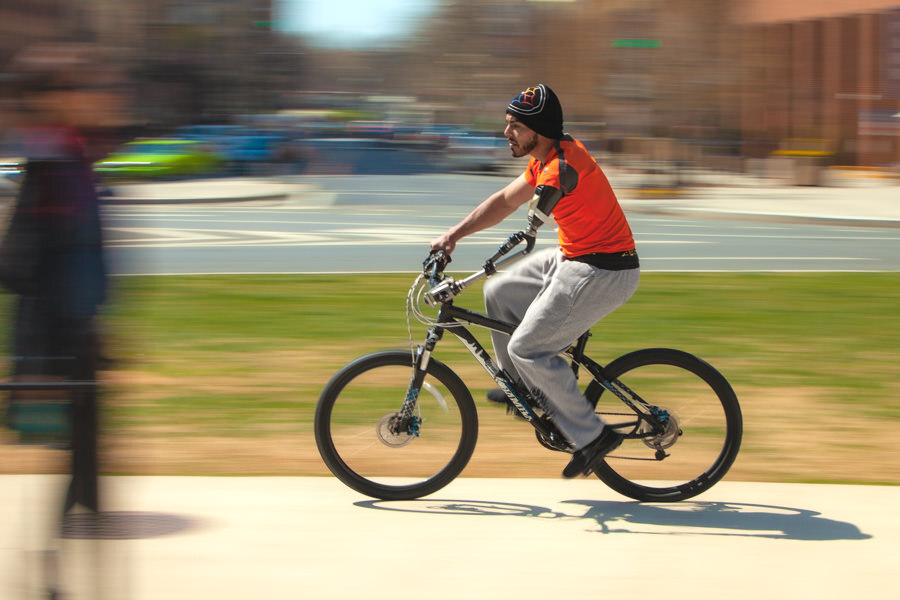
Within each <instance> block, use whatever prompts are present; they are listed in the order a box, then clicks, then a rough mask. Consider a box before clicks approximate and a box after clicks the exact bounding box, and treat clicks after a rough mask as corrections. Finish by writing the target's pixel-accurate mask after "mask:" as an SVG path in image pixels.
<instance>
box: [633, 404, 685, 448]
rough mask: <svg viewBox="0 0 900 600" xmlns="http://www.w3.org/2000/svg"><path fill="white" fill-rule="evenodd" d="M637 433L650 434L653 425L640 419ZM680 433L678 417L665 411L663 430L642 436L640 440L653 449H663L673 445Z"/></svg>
mask: <svg viewBox="0 0 900 600" xmlns="http://www.w3.org/2000/svg"><path fill="white" fill-rule="evenodd" d="M638 433H641V434H652V433H653V426H652V425H650V423H648V422H647V421H641V426H640V428H639V429H638ZM681 433H682V432H681V427H680V426H679V424H678V417H677V416H675V415H674V414H672V413H667V415H666V421H665V423H664V427H663V430H662V431H661V432H659V433H657V434H655V435H647V436H646V437H642V438H641V441H643V442H644V444H646V445H647V446H648V447H650V448H653V449H654V450H665V449H667V448H671V447H672V446H674V445H675V442H677V441H678V438H679V436H681Z"/></svg>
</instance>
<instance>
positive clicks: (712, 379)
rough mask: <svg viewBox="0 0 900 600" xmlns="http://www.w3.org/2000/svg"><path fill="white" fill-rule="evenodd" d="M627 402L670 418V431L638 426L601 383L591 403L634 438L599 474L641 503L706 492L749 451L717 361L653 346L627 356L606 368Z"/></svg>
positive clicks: (591, 391) (590, 391)
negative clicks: (631, 398)
mask: <svg viewBox="0 0 900 600" xmlns="http://www.w3.org/2000/svg"><path fill="white" fill-rule="evenodd" d="M604 373H605V374H606V377H607V380H609V381H614V380H618V381H619V382H621V383H622V384H623V385H624V387H623V388H620V390H624V392H623V393H625V395H626V396H629V395H632V394H631V393H632V392H633V394H634V395H636V396H638V397H640V398H641V399H643V401H644V402H646V403H647V404H649V405H652V406H653V407H655V408H656V409H659V410H664V411H665V413H666V414H667V415H668V418H667V425H666V428H665V430H664V431H657V432H653V433H652V434H651V431H650V427H649V426H648V425H646V424H645V425H636V424H635V413H634V412H632V411H631V410H630V409H628V407H627V406H626V405H625V404H624V403H623V402H622V400H621V399H620V398H618V397H617V396H616V395H615V394H613V393H612V392H610V391H609V390H607V389H605V388H604V387H603V386H602V385H601V384H600V383H599V382H597V381H592V382H591V384H590V385H589V386H588V388H587V390H586V391H585V396H586V397H587V399H588V400H589V401H590V402H591V403H592V404H593V405H594V406H595V410H596V412H597V414H598V415H600V417H601V418H602V419H603V420H604V421H606V423H607V424H608V425H612V426H615V427H616V428H617V429H618V430H619V431H620V432H621V433H626V434H629V433H630V434H632V436H633V437H630V438H627V439H626V440H625V441H624V442H623V444H622V445H621V446H620V447H619V448H618V449H617V450H615V451H614V452H613V453H612V454H610V455H609V456H607V457H606V459H605V460H604V461H603V462H602V463H601V464H600V466H599V467H597V468H596V469H595V474H596V475H597V476H598V477H599V478H600V479H601V480H603V482H604V483H606V484H607V485H608V486H609V487H611V488H612V489H614V490H615V491H617V492H619V493H620V494H623V495H625V496H628V497H629V498H634V499H635V500H639V501H641V502H675V501H678V500H684V499H687V498H691V497H693V496H696V495H697V494H700V493H701V492H703V491H705V490H707V489H709V487H710V486H712V485H713V484H715V483H716V482H717V481H719V480H720V479H722V477H723V476H724V475H725V473H727V472H728V469H729V468H730V467H731V465H732V463H733V462H734V460H735V458H736V457H737V454H738V450H739V449H740V445H741V436H742V432H743V424H742V417H741V408H740V405H739V404H738V400H737V396H736V395H735V393H734V390H733V389H732V387H731V385H730V384H729V383H728V381H727V380H726V379H725V378H724V377H723V376H722V375H721V373H719V372H718V371H717V370H716V369H715V368H713V367H712V366H711V365H710V364H709V363H707V362H705V361H703V360H701V359H699V358H697V357H696V356H693V355H691V354H688V353H686V352H681V351H679V350H671V349H668V348H651V349H647V350H639V351H637V352H632V353H630V354H626V355H625V356H622V357H620V358H618V359H616V360H614V361H613V362H611V363H610V364H609V365H607V366H606V367H605V368H604Z"/></svg>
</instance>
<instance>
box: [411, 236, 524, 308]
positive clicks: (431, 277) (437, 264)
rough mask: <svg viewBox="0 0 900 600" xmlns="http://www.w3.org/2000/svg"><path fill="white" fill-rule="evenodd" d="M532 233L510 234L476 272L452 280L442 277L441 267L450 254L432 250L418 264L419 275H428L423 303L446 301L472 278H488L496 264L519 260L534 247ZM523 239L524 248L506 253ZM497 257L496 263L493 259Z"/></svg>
mask: <svg viewBox="0 0 900 600" xmlns="http://www.w3.org/2000/svg"><path fill="white" fill-rule="evenodd" d="M534 233H535V232H534V230H533V229H529V230H528V231H527V232H525V231H517V232H516V233H514V234H512V235H510V236H509V238H507V240H506V241H505V242H504V243H503V244H502V245H501V246H500V247H499V248H497V252H495V253H494V255H493V256H491V257H490V258H489V259H487V261H485V263H484V266H483V267H482V268H481V270H480V271H477V272H475V273H473V274H471V275H469V276H468V277H466V278H465V279H462V280H459V281H456V280H455V279H453V278H452V277H446V278H445V277H444V267H446V266H447V265H448V264H449V263H450V255H449V254H446V253H445V252H444V251H443V250H438V251H432V252H431V254H429V255H428V257H427V258H426V259H425V260H424V262H423V263H422V267H423V274H424V275H425V276H426V277H428V281H429V283H431V286H432V287H431V289H430V290H428V291H427V292H425V304H427V305H429V306H437V305H438V304H443V303H445V302H449V301H451V300H453V298H454V297H456V296H457V295H458V294H459V293H460V292H462V291H463V290H464V289H466V288H467V287H469V286H470V285H472V284H473V283H475V282H476V281H479V280H481V279H484V278H485V277H490V276H491V275H493V274H494V273H496V272H497V268H498V267H500V266H502V265H506V264H508V263H511V262H513V261H516V260H519V259H520V258H522V257H523V256H525V255H526V254H528V253H530V252H531V251H532V250H534V242H535V235H534ZM523 241H524V242H525V249H524V250H522V251H521V252H518V253H516V254H513V255H512V256H506V255H507V254H509V252H510V251H511V250H512V249H513V248H515V247H516V246H518V245H519V244H521V243H522V242H523ZM504 256H506V258H504V259H503V260H500V259H501V258H503V257H504ZM498 260H499V262H497V261H498Z"/></svg>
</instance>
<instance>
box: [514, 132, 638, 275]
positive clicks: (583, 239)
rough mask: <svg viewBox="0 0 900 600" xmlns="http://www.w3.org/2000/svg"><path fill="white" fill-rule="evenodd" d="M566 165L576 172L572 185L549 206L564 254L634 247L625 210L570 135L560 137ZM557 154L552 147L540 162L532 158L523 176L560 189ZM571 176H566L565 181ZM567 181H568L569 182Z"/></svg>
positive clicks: (588, 157) (604, 179) (606, 181)
mask: <svg viewBox="0 0 900 600" xmlns="http://www.w3.org/2000/svg"><path fill="white" fill-rule="evenodd" d="M560 147H561V148H562V152H563V156H564V157H565V161H566V168H567V169H570V170H574V171H575V173H577V174H578V178H577V180H576V181H577V184H576V185H575V188H574V189H572V190H570V191H569V193H567V194H566V195H565V196H563V198H562V199H561V200H560V201H559V203H558V204H557V205H556V207H555V208H554V209H553V212H552V214H553V218H554V219H555V220H556V224H557V225H558V226H559V247H560V249H561V250H562V252H563V254H565V255H566V256H567V257H570V258H571V257H574V256H581V255H584V254H591V253H593V252H602V253H614V252H624V251H626V250H634V237H633V236H632V234H631V228H630V227H629V226H628V221H627V220H626V219H625V213H624V212H623V211H622V207H621V206H620V205H619V201H618V200H617V199H616V194H615V192H613V190H612V187H611V186H610V185H609V180H607V179H606V175H604V174H603V171H602V170H600V166H599V165H598V164H597V162H596V161H595V160H594V157H593V156H591V155H590V153H589V152H588V151H587V149H586V148H585V147H584V145H583V144H582V143H581V142H579V141H578V140H576V139H574V138H572V137H571V136H568V135H567V136H565V137H564V138H562V140H560ZM559 165H560V163H559V154H558V152H557V151H556V149H555V148H554V149H553V150H551V151H550V154H548V155H547V160H546V162H544V163H541V162H539V161H538V160H537V159H535V158H532V159H531V162H529V163H528V166H527V167H526V169H525V179H526V181H528V183H529V184H531V185H533V186H534V187H538V186H540V185H548V186H551V187H555V188H557V189H560V190H561V189H563V187H562V185H560V181H559ZM570 179H574V178H573V177H571V174H570V176H569V179H567V180H566V181H567V182H569V180H570ZM570 185H571V183H570Z"/></svg>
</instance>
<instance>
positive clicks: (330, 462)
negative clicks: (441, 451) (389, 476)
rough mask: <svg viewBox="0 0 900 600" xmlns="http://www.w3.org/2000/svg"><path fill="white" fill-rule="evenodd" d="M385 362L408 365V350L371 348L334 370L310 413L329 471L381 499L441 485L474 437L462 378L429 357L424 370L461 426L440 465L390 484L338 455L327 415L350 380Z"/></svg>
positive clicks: (472, 411)
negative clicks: (418, 477)
mask: <svg viewBox="0 0 900 600" xmlns="http://www.w3.org/2000/svg"><path fill="white" fill-rule="evenodd" d="M388 366H406V367H410V368H412V357H411V355H410V352H409V351H408V350H383V351H379V352H373V353H371V354H367V355H364V356H361V357H359V358H357V359H356V360H354V361H352V362H350V363H348V364H347V365H345V366H344V367H343V368H341V369H340V370H339V371H338V372H337V373H335V374H334V376H333V377H332V378H331V380H330V381H329V382H328V384H326V386H325V388H324V389H323V390H322V393H321V394H320V396H319V401H318V403H317V404H316V411H315V417H314V427H315V436H316V446H317V447H318V449H319V454H320V455H321V457H322V460H323V461H324V462H325V465H326V466H327V467H328V469H329V470H330V471H331V472H332V474H334V476H335V477H337V478H338V479H339V480H340V481H341V482H343V483H344V484H345V485H347V486H348V487H350V488H351V489H354V490H356V491H357V492H360V493H361V494H365V495H366V496H371V497H373V498H378V499H381V500H414V499H416V498H421V497H422V496H427V495H429V494H433V493H434V492H436V491H438V490H439V489H441V488H443V487H444V486H446V485H447V484H448V483H450V482H451V481H453V480H454V479H455V478H456V477H457V476H458V475H459V474H460V473H462V471H463V469H465V467H466V465H467V464H468V462H469V459H470V458H471V457H472V453H473V452H474V451H475V444H476V442H477V440H478V413H477V410H476V408H475V401H474V400H473V399H472V394H471V392H469V388H468V387H467V386H466V384H465V383H464V382H463V381H462V379H460V378H459V376H458V375H457V374H456V373H454V372H453V371H452V370H451V369H450V368H449V367H448V366H447V365H446V364H444V363H442V362H440V361H439V360H437V359H435V358H432V359H431V360H430V361H429V363H428V369H427V372H428V374H429V375H431V376H432V377H434V378H435V379H437V380H438V381H440V382H441V384H442V385H444V386H445V387H446V388H447V390H448V391H449V392H450V394H451V395H452V396H453V400H454V401H455V402H456V404H457V406H458V407H459V411H460V418H461V427H462V433H461V436H460V444H459V447H458V448H457V450H456V452H455V453H454V455H453V457H452V458H451V459H450V461H449V462H448V463H447V465H446V466H445V467H444V468H443V469H441V470H440V471H438V472H437V473H435V474H434V475H432V476H431V477H430V478H428V479H426V480H424V481H421V482H417V483H414V484H408V485H396V486H394V485H386V484H381V483H376V482H373V481H370V480H369V479H366V478H365V477H363V476H361V475H359V474H358V473H356V472H355V471H354V470H353V469H352V468H350V466H349V465H347V463H346V462H344V460H343V459H341V457H340V454H339V453H338V451H337V449H336V448H335V446H334V442H333V441H332V439H331V427H330V419H331V414H332V409H333V407H334V403H335V401H336V400H337V398H338V396H339V395H340V393H341V391H342V390H343V389H344V387H345V386H346V385H347V384H348V383H349V382H350V381H352V380H353V379H354V378H355V377H357V376H359V375H360V374H362V373H364V372H366V371H371V370H373V369H378V368H381V367H388ZM398 408H399V406H398Z"/></svg>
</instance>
